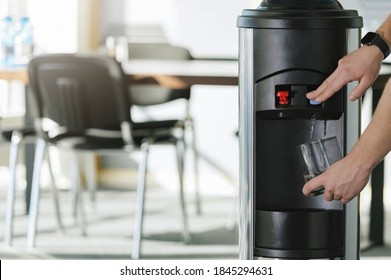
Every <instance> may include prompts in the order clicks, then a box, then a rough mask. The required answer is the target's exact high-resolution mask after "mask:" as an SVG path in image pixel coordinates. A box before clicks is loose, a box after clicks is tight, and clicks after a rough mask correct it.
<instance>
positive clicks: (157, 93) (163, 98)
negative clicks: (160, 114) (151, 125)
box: [128, 43, 201, 214]
mask: <svg viewBox="0 0 391 280" xmlns="http://www.w3.org/2000/svg"><path fill="white" fill-rule="evenodd" d="M128 53H129V54H128V57H129V59H143V60H149V59H151V60H191V59H192V56H191V54H190V52H189V51H188V50H187V49H186V48H183V47H180V46H174V45H170V44H164V43H129V44H128ZM130 96H131V100H132V104H133V105H135V106H137V107H138V108H141V109H142V110H143V109H144V110H146V109H148V108H151V107H152V109H158V108H159V105H162V104H166V103H169V102H171V101H174V100H179V99H182V100H185V106H186V108H185V116H180V117H179V121H182V122H184V123H185V128H186V131H189V132H190V133H191V136H192V137H191V145H192V146H191V147H192V150H193V154H194V179H195V202H196V211H197V213H198V214H201V199H200V191H199V172H198V152H197V147H196V132H195V128H194V120H193V117H192V115H191V113H190V96H191V88H190V87H189V88H186V89H167V88H164V87H161V86H159V85H130ZM148 117H150V116H148ZM159 119H161V118H159ZM185 143H186V142H185ZM184 153H186V150H184ZM183 156H185V155H183Z"/></svg>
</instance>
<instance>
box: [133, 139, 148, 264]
mask: <svg viewBox="0 0 391 280" xmlns="http://www.w3.org/2000/svg"><path fill="white" fill-rule="evenodd" d="M148 153H149V143H148V142H144V143H143V144H142V145H141V154H142V159H141V162H140V165H139V171H138V182H137V194H136V195H137V197H136V209H135V218H134V229H133V231H134V233H133V250H132V259H139V258H140V251H141V238H142V233H143V221H144V202H145V187H146V181H147V169H148V168H147V167H148Z"/></svg>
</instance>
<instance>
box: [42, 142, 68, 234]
mask: <svg viewBox="0 0 391 280" xmlns="http://www.w3.org/2000/svg"><path fill="white" fill-rule="evenodd" d="M46 150H47V152H46V155H47V160H48V166H49V173H50V179H51V181H52V183H51V186H52V193H53V201H54V208H55V211H56V219H57V224H58V227H59V229H60V231H61V232H65V228H64V225H63V223H62V218H61V208H60V202H59V198H58V189H57V185H56V179H55V178H54V174H53V167H52V163H51V160H50V153H49V149H46Z"/></svg>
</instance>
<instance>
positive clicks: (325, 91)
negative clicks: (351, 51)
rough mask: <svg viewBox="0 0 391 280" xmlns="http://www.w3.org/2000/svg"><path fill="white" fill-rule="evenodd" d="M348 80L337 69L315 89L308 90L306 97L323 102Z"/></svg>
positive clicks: (348, 80)
mask: <svg viewBox="0 0 391 280" xmlns="http://www.w3.org/2000/svg"><path fill="white" fill-rule="evenodd" d="M348 82H350V79H348V78H346V77H345V75H341V73H340V71H338V69H337V70H336V71H334V72H333V73H332V74H331V75H330V76H329V77H328V78H327V79H326V80H324V82H323V83H322V84H321V85H320V86H319V87H318V88H317V89H316V90H315V91H312V92H309V93H308V94H307V98H309V99H315V100H316V101H317V102H324V101H326V100H327V99H329V98H330V97H331V96H333V95H334V94H335V93H336V92H337V91H339V90H340V89H341V88H342V87H343V86H344V85H346V84H347V83H348Z"/></svg>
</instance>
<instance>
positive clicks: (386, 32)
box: [376, 14, 391, 47]
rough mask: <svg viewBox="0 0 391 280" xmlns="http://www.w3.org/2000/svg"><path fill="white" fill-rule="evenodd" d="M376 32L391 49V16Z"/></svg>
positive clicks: (390, 15)
mask: <svg viewBox="0 0 391 280" xmlns="http://www.w3.org/2000/svg"><path fill="white" fill-rule="evenodd" d="M376 32H377V33H379V34H380V36H381V37H382V38H383V40H385V41H386V43H387V44H388V45H389V46H390V47H391V14H389V15H388V17H387V18H386V20H385V21H384V22H383V23H382V25H380V27H379V28H378V29H377V31H376Z"/></svg>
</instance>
